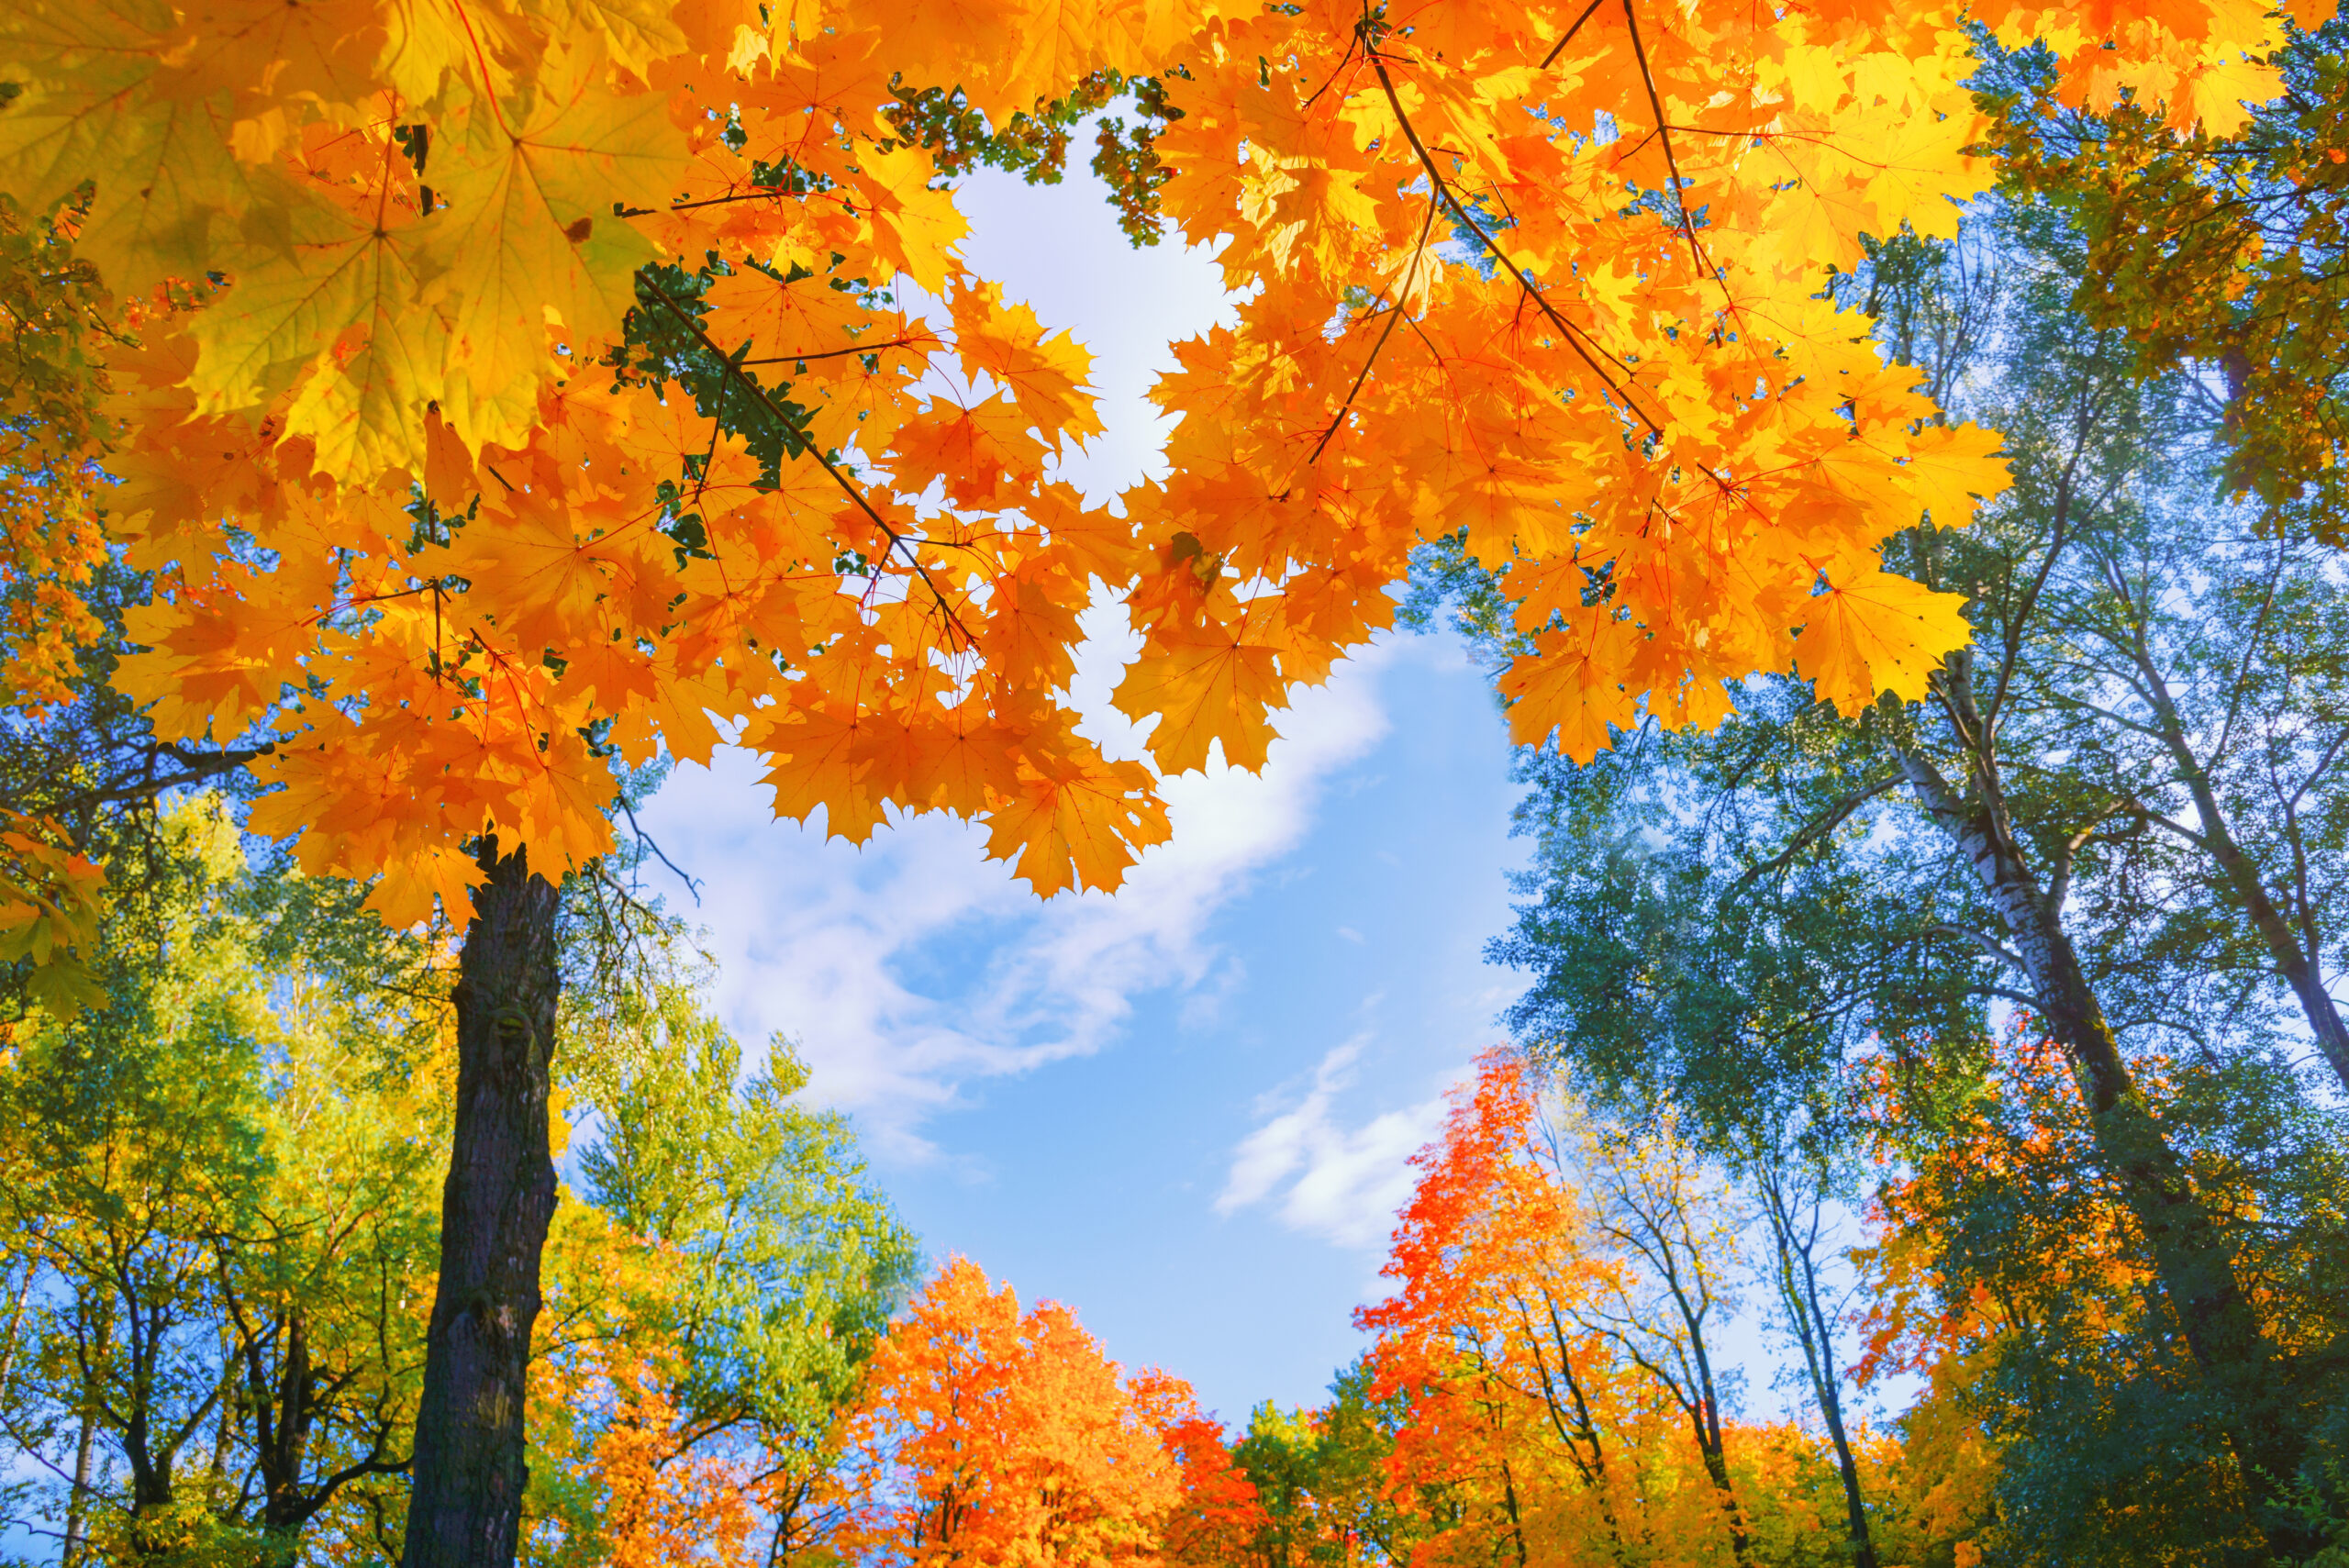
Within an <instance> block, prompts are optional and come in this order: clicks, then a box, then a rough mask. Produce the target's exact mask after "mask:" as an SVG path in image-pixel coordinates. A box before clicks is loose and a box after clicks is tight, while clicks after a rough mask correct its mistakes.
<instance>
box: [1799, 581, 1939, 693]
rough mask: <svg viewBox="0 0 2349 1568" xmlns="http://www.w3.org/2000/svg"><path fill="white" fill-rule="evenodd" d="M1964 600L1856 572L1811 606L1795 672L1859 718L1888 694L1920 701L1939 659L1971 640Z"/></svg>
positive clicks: (1929, 589)
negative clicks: (1878, 697) (1872, 704)
mask: <svg viewBox="0 0 2349 1568" xmlns="http://www.w3.org/2000/svg"><path fill="white" fill-rule="evenodd" d="M1965 602H1966V601H1965V595H1963V594H1941V593H1935V592H1934V591H1933V590H1932V589H1931V588H1928V587H1926V586H1925V585H1924V584H1921V583H1912V582H1910V581H1909V579H1908V578H1906V577H1896V576H1894V575H1893V574H1892V573H1889V572H1874V571H1869V572H1857V573H1853V574H1852V575H1851V576H1850V579H1849V580H1848V581H1847V582H1844V583H1841V584H1831V585H1830V586H1829V587H1828V589H1827V591H1826V592H1825V593H1823V594H1820V595H1818V596H1817V597H1815V598H1813V599H1812V600H1811V602H1810V603H1811V614H1810V618H1809V620H1808V621H1806V622H1805V623H1804V624H1803V628H1802V635H1801V636H1799V637H1798V638H1797V639H1795V667H1796V669H1797V671H1798V673H1801V674H1803V675H1805V676H1807V677H1809V680H1810V681H1811V683H1812V684H1813V685H1814V686H1815V687H1816V689H1817V690H1818V693H1819V695H1820V697H1821V698H1823V699H1824V700H1826V701H1828V702H1831V703H1833V704H1834V705H1835V706H1836V707H1837V708H1838V709H1840V710H1841V711H1842V713H1843V714H1844V715H1845V716H1846V717H1854V718H1855V717H1858V716H1859V715H1860V714H1861V713H1863V712H1865V710H1866V708H1867V707H1868V706H1869V705H1870V704H1871V703H1873V702H1875V701H1876V695H1877V694H1878V693H1879V692H1887V691H1888V692H1890V693H1892V694H1893V695H1895V696H1898V697H1900V698H1902V699H1903V700H1905V701H1909V702H1914V701H1916V700H1917V699H1918V698H1920V697H1921V696H1923V695H1925V692H1926V690H1927V685H1928V683H1929V682H1930V681H1931V680H1932V673H1933V671H1934V670H1935V669H1937V668H1939V667H1940V664H1941V662H1942V656H1943V654H1946V653H1948V652H1949V651H1952V650H1953V649H1957V648H1963V647H1965V644H1966V643H1967V642H1968V641H1970V640H1971V639H1973V636H1974V628H1972V627H1971V626H1969V625H1968V624H1967V623H1966V619H1965Z"/></svg>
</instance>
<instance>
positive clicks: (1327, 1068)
mask: <svg viewBox="0 0 2349 1568" xmlns="http://www.w3.org/2000/svg"><path fill="white" fill-rule="evenodd" d="M1370 1041H1371V1037H1370V1036H1369V1035H1368V1034H1367V1033H1364V1034H1358V1035H1356V1036H1354V1037H1353V1039H1351V1040H1347V1041H1346V1042H1345V1043H1343V1044H1342V1045H1339V1046H1335V1047H1333V1048H1331V1050H1330V1051H1329V1052H1328V1053H1327V1054H1325V1055H1324V1056H1323V1057H1322V1058H1321V1061H1320V1064H1319V1066H1317V1067H1316V1068H1315V1069H1314V1071H1313V1081H1312V1084H1311V1086H1310V1087H1309V1088H1308V1089H1307V1090H1306V1091H1305V1094H1304V1096H1303V1097H1302V1098H1301V1099H1298V1100H1297V1102H1296V1103H1295V1104H1293V1105H1289V1106H1286V1108H1281V1106H1282V1102H1283V1100H1284V1099H1285V1097H1286V1096H1284V1095H1278V1094H1275V1095H1269V1096H1267V1097H1266V1100H1265V1101H1264V1102H1260V1103H1259V1106H1258V1114H1259V1116H1260V1117H1264V1118H1266V1119H1264V1120H1263V1121H1261V1122H1260V1123H1259V1125H1258V1126H1257V1128H1256V1129H1255V1130H1254V1131H1253V1132H1252V1133H1250V1134H1249V1135H1248V1136H1247V1137H1246V1138H1245V1139H1242V1140H1241V1142H1240V1145H1239V1147H1238V1148H1236V1149H1235V1150H1233V1151H1232V1156H1231V1169H1230V1174H1229V1175H1228V1176H1227V1177H1226V1178H1225V1181H1224V1186H1223V1191H1222V1193H1221V1194H1220V1195H1218V1197H1217V1198H1216V1201H1215V1207H1216V1212H1217V1213H1219V1214H1225V1215H1230V1214H1236V1213H1238V1212H1239V1211H1240V1210H1241V1209H1244V1208H1252V1207H1257V1206H1259V1205H1264V1206H1266V1207H1269V1208H1270V1209H1271V1211H1272V1213H1273V1216H1274V1218H1276V1219H1277V1220H1278V1221H1279V1222H1280V1223H1281V1224H1283V1225H1284V1226H1286V1227H1287V1228H1288V1229H1292V1230H1296V1231H1300V1232H1302V1233H1303V1234H1305V1235H1308V1236H1314V1237H1318V1238H1319V1239H1320V1240H1325V1241H1329V1242H1332V1243H1334V1244H1335V1245H1338V1246H1341V1247H1352V1248H1359V1249H1371V1248H1376V1247H1379V1246H1381V1245H1383V1244H1384V1243H1385V1242H1386V1239H1387V1236H1388V1233H1389V1232H1390V1231H1391V1230H1392V1229H1394V1225H1395V1216H1396V1213H1397V1210H1399V1209H1400V1208H1401V1207H1403V1204H1404V1201H1405V1200H1406V1199H1408V1197H1409V1196H1410V1195H1411V1164H1410V1161H1411V1156H1412V1155H1413V1154H1414V1153H1416V1152H1418V1151H1419V1149H1420V1147H1421V1146H1422V1145H1424V1144H1425V1143H1427V1141H1428V1140H1430V1139H1431V1138H1432V1137H1433V1136H1434V1134H1435V1130H1436V1129H1437V1127H1438V1126H1440V1125H1441V1124H1442V1119H1443V1096H1442V1095H1433V1096H1431V1097H1430V1098H1428V1099H1425V1100H1422V1101H1419V1103H1418V1104H1416V1105H1411V1106H1404V1107H1403V1108H1402V1109H1400V1110H1390V1111H1386V1112H1382V1113H1381V1114H1379V1115H1378V1116H1375V1117H1373V1118H1371V1119H1370V1120H1369V1121H1367V1122H1365V1123H1364V1124H1363V1125H1362V1126H1360V1127H1353V1128H1349V1127H1347V1126H1345V1125H1343V1124H1342V1123H1341V1120H1340V1119H1339V1116H1338V1098H1339V1095H1341V1092H1342V1091H1344V1090H1345V1089H1346V1088H1347V1087H1348V1086H1349V1085H1351V1084H1353V1078H1354V1067H1355V1063H1356V1062H1358V1061H1359V1060H1360V1059H1361V1056H1362V1053H1363V1051H1364V1048H1365V1047H1366V1046H1368V1045H1369V1044H1370Z"/></svg>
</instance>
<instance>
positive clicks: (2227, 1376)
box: [1899, 749, 2300, 1540]
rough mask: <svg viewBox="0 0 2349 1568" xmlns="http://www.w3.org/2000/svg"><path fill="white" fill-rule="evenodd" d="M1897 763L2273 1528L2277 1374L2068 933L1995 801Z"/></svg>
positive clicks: (1911, 756) (2281, 1461) (2224, 1246)
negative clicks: (2067, 1098)
mask: <svg viewBox="0 0 2349 1568" xmlns="http://www.w3.org/2000/svg"><path fill="white" fill-rule="evenodd" d="M1899 760H1900V764H1901V768H1902V771H1903V772H1904V773H1906V774H1907V776H1908V779H1909V784H1910V785H1911V787H1912V788H1913V789H1914V791H1915V793H1916V795H1917V797H1918V800H1919V802H1920V804H1921V805H1922V806H1924V807H1925V810H1926V813H1927V815H1929V816H1930V817H1932V819H1933V820H1934V822H1935V823H1936V824H1938V825H1939V826H1940V827H1941V828H1942V829H1943V832H1945V833H1946V834H1947V835H1948V836H1949V839H1950V842H1951V845H1952V847H1953V848H1954V849H1955V850H1956V851H1958V852H1959V853H1960V854H1961V855H1963V856H1964V857H1965V861H1966V862H1967V863H1968V865H1970V866H1971V867H1972V869H1973V871H1974V873H1975V875H1976V879H1977V880H1978V881H1979V883H1980V884H1981V886H1982V888H1983V891H1984V892H1985V893H1986V894H1987V895H1988V898H1989V901H1990V904H1991V906H1992V907H1993V908H1995V909H1996V910H1997V911H1998V917H1999V920H2000V923H2001V924H2003V925H2004V926H2005V927H2006V929H2007V935H2008V938H2009V940H2010V941H2011V942H2012V943H2013V944H2014V954H2013V956H2014V957H2015V958H2017V959H2018V960H2020V961H2021V965H2022V968H2023V970H2024V973H2025V975H2026V977H2027V979H2028V982H2029V984H2030V987H2031V991H2032V998H2033V1000H2034V1002H2035V1004H2036V1006H2037V1008H2038V1011H2039V1015H2040V1022H2041V1023H2042V1024H2043V1026H2044V1027H2045V1029H2046V1030H2047V1032H2048V1034H2049V1036H2050V1037H2051V1038H2052V1039H2054V1041H2055V1042H2056V1043H2057V1044H2058V1045H2060V1046H2061V1047H2062V1048H2063V1050H2064V1053H2065V1058H2066V1060H2067V1061H2068V1062H2070V1064H2071V1068H2072V1072H2073V1076H2074V1079H2075V1081H2076V1083H2077V1084H2079V1088H2080V1095H2081V1098H2082V1099H2083V1100H2085V1101H2086V1102H2087V1111H2088V1124H2089V1129H2090V1131H2091V1134H2092V1135H2093V1137H2094V1139H2095V1140H2096V1147H2097V1152H2098V1154H2099V1157H2100V1158H2101V1159H2102V1161H2103V1162H2104V1165H2105V1167H2106V1169H2107V1170H2108V1171H2109V1172H2110V1173H2111V1174H2113V1175H2114V1176H2116V1177H2117V1178H2119V1180H2120V1184H2121V1192H2122V1195H2123V1197H2124V1199H2125V1201H2126V1202H2127V1203H2128V1205H2129V1208H2130V1212H2131V1214H2132V1216H2133V1217H2134V1218H2135V1219H2136V1221H2137V1224H2138V1228H2139V1229H2141V1230H2143V1232H2144V1236H2145V1241H2146V1246H2147V1248H2148V1250H2149V1251H2151V1252H2152V1254H2153V1262H2154V1274H2155V1276H2156V1277H2157V1278H2158V1279H2159V1280H2160V1281H2161V1286H2162V1294H2163V1296H2165V1297H2166V1298H2167V1300H2168V1302H2169V1305H2170V1309H2171V1310H2172V1311H2173V1312H2175V1313H2176V1315H2177V1320H2178V1327H2179V1329H2180V1331H2181V1332H2182V1334H2183V1335H2184V1337H2185V1340H2186V1344H2187V1349H2188V1351H2189V1352H2190V1353H2191V1354H2192V1356H2193V1358H2194V1362H2195V1365H2196V1366H2197V1367H2198V1368H2199V1370H2200V1372H2201V1373H2202V1375H2203V1377H2204V1379H2205V1380H2206V1382H2207V1383H2208V1384H2209V1385H2210V1387H2211V1388H2212V1389H2213V1391H2214V1392H2216V1393H2218V1394H2219V1395H2221V1397H2222V1398H2223V1399H2224V1400H2225V1402H2226V1403H2227V1405H2228V1406H2229V1407H2231V1409H2232V1412H2234V1414H2232V1415H2231V1416H2230V1417H2229V1418H2228V1425H2227V1434H2226V1435H2227V1438H2228V1440H2229V1442H2230V1444H2231V1445H2232V1448H2233V1450H2234V1452H2235V1457H2236V1460H2237V1462H2239V1463H2240V1464H2241V1466H2242V1469H2243V1484H2244V1485H2245V1487H2246V1488H2247V1489H2248V1490H2249V1492H2250V1493H2251V1495H2252V1496H2253V1497H2254V1499H2255V1501H2256V1504H2257V1507H2258V1510H2259V1512H2260V1514H2261V1515H2262V1517H2263V1520H2272V1519H2273V1518H2275V1517H2276V1515H2275V1508H2276V1507H2277V1505H2278V1504H2279V1503H2280V1501H2281V1496H2280V1488H2281V1487H2282V1486H2284V1485H2288V1484H2289V1483H2290V1481H2291V1478H2292V1475H2293V1473H2294V1472H2295V1470H2296V1469H2297V1468H2298V1465H2299V1450H2300V1444H2299V1441H2298V1440H2297V1438H2296V1436H2295V1435H2294V1434H2293V1433H2292V1432H2290V1431H2288V1429H2286V1427H2285V1426H2284V1424H2283V1423H2282V1422H2281V1421H2280V1420H2279V1419H2278V1412H2277V1394H2278V1393H2279V1392H2280V1391H2279V1390H2278V1389H2277V1386H2276V1384H2277V1373H2278V1372H2279V1371H2280V1369H2279V1368H2278V1367H2277V1365H2276V1363H2275V1359H2274V1355H2273V1351H2272V1348H2271V1347H2270V1346H2269V1345H2268V1343H2267V1340H2266V1335H2265V1334H2263V1333H2262V1332H2261V1330H2260V1328H2259V1322H2258V1318H2256V1316H2255V1315H2254V1312H2253V1310H2252V1305H2251V1301H2250V1299H2249V1297H2247V1296H2245V1295H2244V1294H2243V1286H2242V1284H2241V1282H2240V1279H2239V1277H2238V1275H2237V1273H2236V1267H2235V1256H2234V1249H2233V1247H2232V1245H2230V1244H2229V1242H2228V1241H2227V1240H2226V1238H2225V1236H2224V1235H2223V1234H2222V1233H2221V1231H2220V1229H2219V1226H2218V1223H2217V1221H2216V1219H2215V1218H2213V1216H2212V1215H2211V1213H2210V1207H2209V1205H2207V1204H2206V1203H2205V1202H2204V1201H2203V1199H2202V1195H2201V1194H2200V1193H2199V1191H2197V1190H2196V1188H2195V1186H2194V1183H2193V1180H2192V1178H2191V1177H2190V1176H2189V1175H2188V1173H2187V1170H2186V1167H2185V1164H2184V1162H2182V1161H2180V1160H2179V1159H2178V1157H2177V1151H2176V1150H2174V1149H2172V1148H2171V1147H2170V1146H2169V1142H2168V1140H2167V1138H2166V1137H2165V1135H2164V1133H2163V1131H2162V1129H2161V1126H2160V1124H2159V1123H2158V1122H2157V1121H2155V1120H2154V1115H2153V1108H2152V1107H2151V1106H2148V1105H2147V1104H2146V1103H2145V1098H2144V1095H2143V1093H2142V1092H2140V1091H2139V1089H2138V1088H2137V1085H2136V1083H2135V1080H2134V1078H2133V1077H2132V1074H2131V1073H2130V1071H2129V1064H2128V1062H2127V1061H2126V1060H2125V1059H2124V1058H2123V1057H2122V1056H2121V1048H2120V1043H2119V1040H2117V1038H2116V1037H2115V1036H2114V1034H2113V1032H2112V1027H2111V1025H2110V1023H2109V1022H2108V1021H2107V1020H2106V1018H2105V1016H2104V1009H2103V1007H2102V1006H2101V1005H2100V1004H2099V1002H2098V1000H2097V996H2096V993H2095V992H2094V990H2092V989H2091V988H2090V987H2089V985H2088V983H2087V974H2086V973H2084V972H2083V971H2082V970H2081V968H2080V962H2079V955H2078V953H2077V952H2076V951H2075V950H2074V949H2073V946H2072V941H2071V938H2070V937H2069V936H2068V935H2066V934H2065V931H2064V929H2063V924H2062V921H2061V919H2060V917H2059V915H2058V912H2057V910H2056V909H2055V908H2054V905H2053V903H2052V901H2051V900H2050V899H2049V898H2048V897H2047V896H2046V895H2044V894H2043V892H2042V891H2041V889H2040V886H2039V884H2038V880H2037V878H2036V877H2035V876H2033V875H2032V873H2031V871H2030V868H2029V867H2028V866H2026V865H2025V864H2024V862H2023V860H2022V855H2021V848H2020V846H2019V844H2018V843H2017V842H2016V840H2015V838H2014V835H2013V832H2012V831H2011V829H2010V828H2009V826H2008V824H2007V822H2006V821H2005V819H2004V817H2003V815H2002V813H2001V812H2000V811H1999V810H1998V807H1997V806H1996V805H1995V797H1994V796H1992V795H1989V794H1988V792H1987V791H1985V792H1982V793H1981V794H1969V795H1965V796H1963V797H1961V796H1960V795H1958V794H1957V793H1956V792H1955V791H1954V789H1952V788H1951V787H1950V785H1949V784H1948V782H1947V781H1946V780H1944V779H1943V777H1942V776H1941V773H1940V772H1939V771H1938V770H1937V769H1935V768H1934V767H1933V765H1932V762H1929V761H1927V760H1926V759H1925V758H1924V757H1922V756H1920V755H1919V754H1917V753H1915V752H1912V751H1907V750H1905V749H1904V750H1902V751H1900V753H1899ZM2274 1539H2275V1538H2274V1536H2273V1534H2272V1532H2271V1540H2274Z"/></svg>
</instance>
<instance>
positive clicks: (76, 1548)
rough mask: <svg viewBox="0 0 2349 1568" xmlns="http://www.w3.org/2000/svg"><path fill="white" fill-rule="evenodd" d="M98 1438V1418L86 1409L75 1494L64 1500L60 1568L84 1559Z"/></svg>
mask: <svg viewBox="0 0 2349 1568" xmlns="http://www.w3.org/2000/svg"><path fill="white" fill-rule="evenodd" d="M97 1435H98V1418H97V1415H96V1413H95V1411H93V1410H92V1409H91V1408H90V1407H88V1406H86V1405H84V1406H83V1408H82V1436H81V1438H80V1440H78V1441H77V1442H75V1443H74V1445H73V1490H72V1494H71V1495H69V1496H67V1497H66V1499H65V1545H64V1547H63V1549H62V1550H61V1551H60V1552H59V1553H58V1558H57V1563H58V1568H75V1564H77V1563H78V1562H80V1561H81V1558H82V1548H83V1543H84V1539H85V1537H86V1535H87V1533H88V1524H89V1518H90V1501H89V1499H90V1461H91V1458H92V1451H93V1450H95V1447H96V1446H97Z"/></svg>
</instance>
